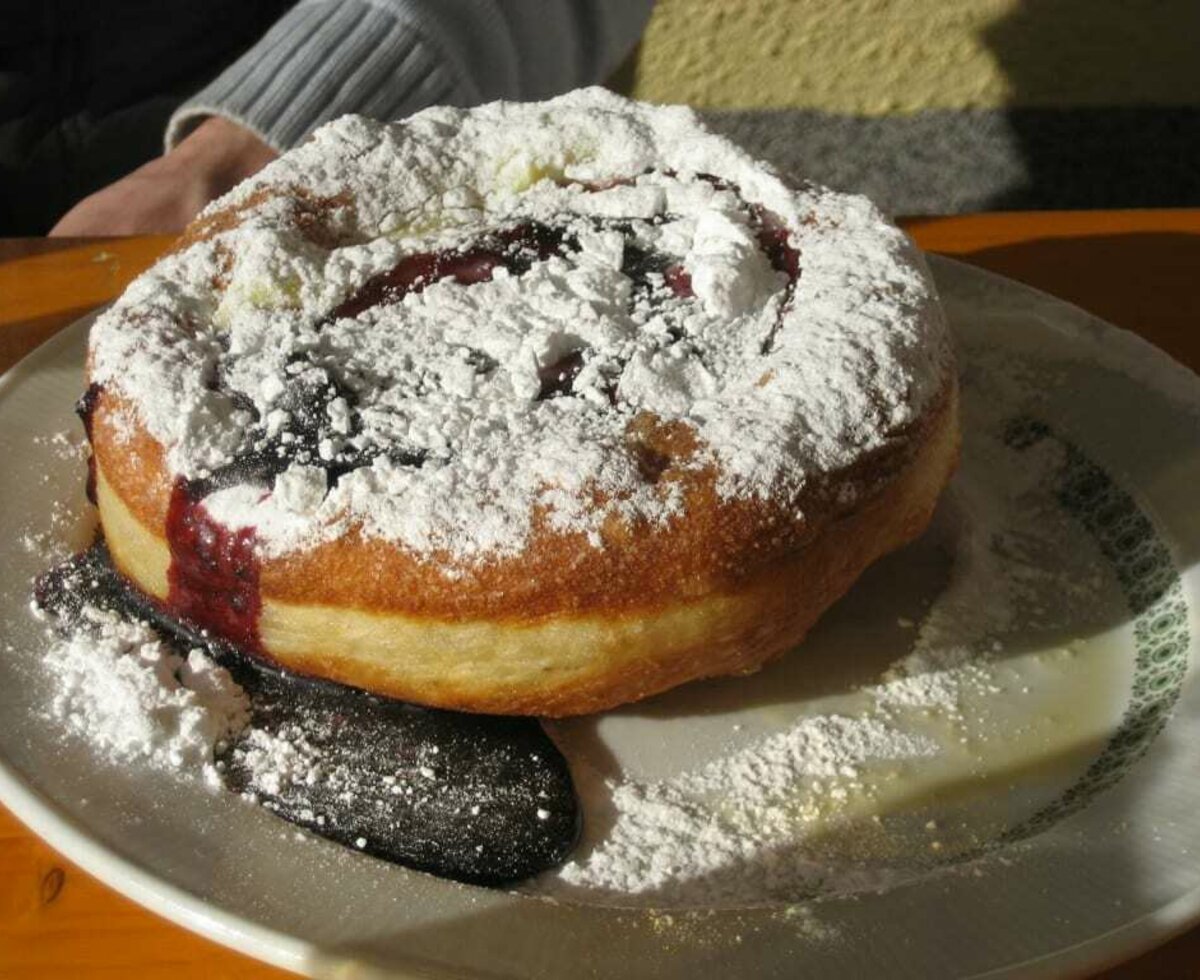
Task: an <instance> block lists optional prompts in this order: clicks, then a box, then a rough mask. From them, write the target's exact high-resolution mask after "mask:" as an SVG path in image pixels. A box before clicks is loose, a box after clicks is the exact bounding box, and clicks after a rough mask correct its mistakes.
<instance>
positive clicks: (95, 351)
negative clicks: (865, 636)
mask: <svg viewBox="0 0 1200 980" xmlns="http://www.w3.org/2000/svg"><path fill="white" fill-rule="evenodd" d="M297 187H300V188H304V197H303V198H299V199H298V198H295V197H292V196H290V195H294V194H295V193H296V192H295V190H294V189H295V188H297ZM281 188H282V189H283V191H280V189H281ZM296 200H301V201H302V202H303V201H310V202H313V201H315V202H324V204H322V206H321V207H322V209H323V210H321V211H320V216H319V218H318V219H316V220H317V222H318V224H319V226H320V228H319V232H314V231H313V229H312V222H311V221H309V222H308V223H307V224H306V223H304V222H301V221H299V220H298V219H297V217H296V215H297V210H296V208H297V205H296ZM230 207H236V208H239V209H240V212H239V220H240V224H239V225H238V226H237V227H235V228H232V229H229V230H225V231H221V232H219V233H217V234H215V235H214V236H213V237H211V238H210V239H209V240H207V241H202V242H198V243H196V244H193V245H191V246H190V247H189V248H187V249H185V250H183V251H181V252H179V253H177V254H175V255H172V256H169V257H167V258H166V259H164V260H163V261H162V262H160V263H159V264H158V265H157V266H155V267H154V268H153V269H152V270H150V271H149V272H147V273H146V274H144V275H143V276H142V277H140V278H139V279H138V280H137V281H136V282H135V283H134V284H133V285H132V286H131V287H130V288H129V290H128V291H127V292H126V294H125V295H124V296H123V297H122V298H121V300H119V301H118V303H117V304H116V306H115V307H114V308H113V309H112V310H111V311H110V312H108V313H107V314H105V315H104V316H103V317H101V318H100V320H99V321H97V324H96V326H95V328H94V331H93V335H92V341H91V356H92V372H93V379H94V380H96V381H98V382H100V383H102V384H105V385H112V386H114V387H115V388H116V389H118V390H120V391H121V392H123V393H124V394H125V395H126V396H127V397H128V399H129V400H130V401H131V402H132V403H133V404H134V405H135V406H136V410H137V412H138V413H139V416H140V420H141V421H142V423H143V424H144V425H145V426H146V428H147V429H148V430H149V431H150V433H151V434H152V435H153V436H154V437H155V438H156V439H158V440H159V441H160V442H162V444H163V445H164V446H165V447H166V449H167V458H168V462H169V465H170V467H171V469H172V470H173V471H174V473H176V474H180V475H183V476H186V477H189V478H196V477H203V476H205V475H206V474H207V473H208V472H210V471H213V470H216V469H219V468H221V467H223V466H226V465H227V464H228V463H229V462H230V461H231V460H232V459H234V458H236V457H237V456H238V455H239V454H242V455H244V454H245V453H247V452H248V451H252V450H254V449H256V447H258V446H259V445H261V444H263V443H264V442H269V443H270V444H271V445H272V446H273V447H281V451H283V452H286V453H288V455H289V459H292V461H293V462H294V463H296V464H298V466H299V467H301V468H302V470H301V471H297V472H292V471H291V470H289V474H285V475H283V476H278V477H275V478H274V480H273V482H272V481H271V480H267V481H253V480H251V481H250V483H252V484H253V491H242V492H241V493H227V494H225V495H223V496H220V497H219V499H215V500H211V501H209V502H208V503H207V508H208V509H209V511H210V513H211V514H212V515H213V516H214V517H215V518H216V519H217V520H219V521H221V522H222V523H226V524H228V525H231V526H242V525H247V524H253V525H255V526H256V527H257V528H258V529H259V543H260V546H261V547H263V548H264V549H265V550H266V551H267V552H268V553H282V552H286V551H289V550H292V549H296V548H303V547H307V546H310V545H312V544H314V543H316V542H319V541H321V540H326V539H329V538H332V537H336V536H339V535H341V534H344V533H345V532H346V530H347V529H348V528H351V527H359V528H361V529H362V530H363V531H364V533H366V534H368V535H371V536H377V537H381V538H385V539H387V540H391V541H395V542H397V543H399V544H401V545H403V546H405V547H406V548H408V549H411V550H413V551H415V552H419V553H431V552H436V553H438V554H439V555H441V556H443V557H445V558H446V560H447V562H446V563H447V568H448V571H452V569H451V566H452V565H453V562H454V561H456V560H458V561H478V560H483V559H486V558H489V557H492V556H498V555H506V554H513V553H515V552H518V551H519V550H520V549H521V548H522V547H523V546H524V544H525V543H526V541H527V540H528V538H529V535H530V533H531V530H532V528H533V525H534V520H535V515H536V514H543V515H544V516H545V520H546V521H547V523H548V525H549V526H550V527H551V528H553V529H555V530H557V531H558V532H560V533H569V534H581V535H584V536H586V538H587V540H589V541H590V542H591V543H592V544H593V545H596V546H602V544H603V533H602V531H603V528H604V526H605V521H606V520H607V519H608V518H609V516H610V515H614V514H615V515H619V516H620V517H622V518H623V519H625V520H628V521H638V520H642V521H646V522H649V524H650V525H655V524H661V523H663V522H669V521H672V520H675V519H677V518H678V517H679V516H680V515H681V513H682V507H681V500H680V496H679V491H678V487H677V485H676V484H674V483H673V482H672V481H669V480H668V481H661V482H657V481H654V480H648V479H647V478H646V476H645V474H644V473H643V472H642V471H641V470H639V467H638V465H637V460H636V458H635V456H634V454H633V453H632V452H631V449H630V445H629V426H630V424H631V421H632V420H633V419H634V418H636V417H637V416H639V414H642V413H653V414H654V415H656V416H658V417H660V418H662V419H664V420H667V421H671V422H677V423H680V424H682V425H685V426H687V427H688V428H690V429H691V430H692V431H693V432H694V433H695V435H696V437H697V446H698V449H697V451H696V452H695V454H694V455H693V457H692V458H691V459H690V460H686V461H683V462H682V463H681V464H680V465H682V466H685V467H687V468H691V469H693V470H696V471H701V470H707V469H711V470H713V471H714V472H715V473H716V474H717V488H718V492H719V493H720V494H722V495H723V496H725V497H726V498H731V497H746V496H750V497H766V496H769V495H774V494H780V493H792V492H794V491H795V490H797V489H798V488H801V487H803V486H805V485H806V483H807V482H808V481H810V480H812V479H814V478H816V477H819V476H820V475H822V474H825V473H829V472H832V471H836V470H838V469H840V468H842V467H844V466H846V465H847V464H848V463H850V462H852V461H853V460H854V459H855V458H857V457H858V456H859V454H861V453H863V452H866V451H870V450H872V449H876V448H880V447H882V446H885V445H887V444H889V441H891V440H894V439H895V438H896V435H897V433H899V432H900V431H901V430H902V429H903V427H904V426H905V425H906V424H908V423H910V422H911V421H913V420H914V419H915V418H917V417H918V416H919V414H920V412H921V411H922V409H923V408H924V407H925V405H926V403H927V401H928V400H929V399H930V398H931V397H933V396H934V395H935V394H936V393H937V392H938V391H939V390H940V388H941V386H942V384H943V383H944V380H945V375H946V373H947V365H948V364H949V354H948V346H947V341H946V335H945V327H944V323H943V321H942V317H941V314H940V312H939V310H938V308H937V304H936V299H935V297H934V295H933V290H932V286H931V284H930V282H929V279H928V276H927V274H926V273H925V271H924V268H923V265H922V263H921V260H920V258H919V257H918V256H917V254H916V252H915V250H914V249H913V248H912V246H911V244H910V243H909V242H908V240H907V239H906V238H905V236H904V235H903V234H902V233H901V232H899V231H898V230H897V229H895V228H894V227H892V226H891V225H889V224H888V223H887V222H885V221H884V220H883V219H882V217H881V216H880V215H879V214H878V212H877V211H875V209H874V208H873V207H872V206H871V205H870V204H869V203H868V202H866V201H865V200H864V199H862V198H857V197H850V196H844V195H837V194H833V193H831V192H828V191H825V190H823V189H820V188H816V187H813V186H808V185H806V186H803V187H801V188H799V189H792V188H789V187H788V186H786V185H785V184H784V183H783V182H782V181H781V180H780V179H779V178H778V177H777V176H776V175H775V174H774V173H773V172H771V171H770V170H769V169H767V168H764V167H763V166H761V165H759V164H757V163H755V162H754V161H753V160H751V159H750V158H749V157H748V156H747V155H746V154H745V153H744V152H743V151H741V150H739V149H738V148H736V147H734V146H733V145H732V144H729V143H728V142H726V141H724V140H723V139H721V138H718V137H716V136H713V135H711V134H709V133H707V132H706V131H705V130H703V129H702V128H701V127H700V126H699V124H698V123H697V122H696V120H695V118H694V117H693V115H692V114H691V113H690V112H688V111H687V110H684V109H681V108H664V107H652V106H646V105H640V104H637V103H631V102H628V101H625V100H622V99H619V98H618V97H616V96H613V95H611V94H608V93H604V92H602V91H600V90H586V91H582V92H577V93H573V94H571V95H568V96H565V97H563V98H561V99H557V100H554V101H552V102H549V103H543V104H537V105H519V104H508V103H496V104H493V105H489V106H484V107H480V108H476V109H471V110H462V109H453V108H436V109H430V110H426V111H425V112H422V113H419V114H418V115H416V116H414V117H412V118H411V119H409V120H406V121H404V122H400V123H392V124H383V123H377V122H372V121H369V120H365V119H361V118H357V117H347V118H344V119H341V120H338V121H336V122H334V123H331V124H330V125H328V126H326V127H323V128H322V129H320V130H318V131H317V133H316V134H314V137H313V139H312V140H310V141H309V142H308V143H306V144H305V145H304V146H302V147H299V148H297V149H296V150H294V151H292V152H291V153H288V154H286V155H285V156H284V157H283V158H281V159H280V160H279V161H277V162H276V163H274V164H272V165H271V166H269V167H268V168H266V169H265V170H264V171H263V172H262V173H261V174H260V175H258V176H256V177H255V178H253V179H252V180H251V181H249V182H247V183H246V184H244V185H242V186H241V187H240V188H238V189H237V190H235V191H234V192H233V193H232V194H231V195H230V196H228V197H227V198H225V199H222V200H221V201H218V202H216V203H215V204H214V205H212V206H211V208H210V210H209V212H208V214H210V215H216V214H218V213H220V212H221V211H222V210H223V209H228V208H230ZM306 213H307V212H306ZM763 215H769V220H770V222H771V223H772V227H777V228H778V229H781V231H780V234H781V235H782V236H784V237H786V239H787V241H788V243H789V245H790V247H791V248H794V249H796V250H798V252H799V255H800V266H801V273H800V276H799V279H798V280H797V281H796V282H795V283H794V284H791V283H789V281H788V278H787V276H786V275H784V273H783V272H781V271H779V269H777V268H773V267H772V265H771V263H770V262H769V261H768V259H767V257H766V256H765V254H764V252H763V251H762V248H761V247H760V240H759V239H760V236H761V232H762V227H761V225H762V222H763V221H764V220H766V219H765V218H764V217H763ZM523 222H538V223H541V224H543V225H546V226H549V227H553V228H557V229H561V230H562V231H563V232H564V234H565V235H567V236H568V237H569V240H570V242H571V243H572V245H571V247H570V248H568V249H562V250H559V251H558V252H556V253H554V254H549V255H548V256H547V257H544V258H543V259H542V260H540V261H537V262H534V263H533V264H532V265H531V266H530V267H529V268H527V269H523V270H521V271H520V272H519V274H518V273H510V272H509V271H508V270H507V269H505V268H496V269H495V270H493V271H492V272H491V274H490V279H485V280H484V281H473V282H471V283H470V284H464V283H463V282H459V281H457V280H456V279H455V278H454V277H453V276H450V277H446V278H442V279H438V280H437V281H432V282H429V283H427V284H425V286H424V288H422V289H420V290H418V291H413V292H410V293H408V294H407V295H405V296H403V297H402V298H400V299H399V300H397V301H394V302H385V303H381V304H378V305H375V306H372V307H370V308H368V309H366V310H363V311H361V312H358V313H356V314H354V315H347V316H334V317H332V318H331V312H332V311H334V310H336V309H337V308H338V307H339V305H340V304H342V303H344V302H345V301H346V300H347V299H348V298H350V297H352V296H353V295H355V294H356V292H357V291H358V290H359V289H360V288H361V287H362V286H363V285H364V284H365V283H367V282H368V281H369V280H370V279H371V278H372V277H373V276H376V275H379V274H381V273H384V272H386V271H388V270H390V269H393V268H395V267H396V265H397V263H398V262H400V261H401V260H402V259H403V258H404V257H405V256H412V255H414V254H418V253H427V252H436V251H445V250H463V249H466V248H469V247H471V245H472V243H476V242H479V241H480V240H482V239H484V238H486V236H487V235H488V234H489V233H490V232H491V231H494V230H496V229H507V228H512V227H515V226H517V225H519V224H521V223H523ZM635 252H636V254H637V255H642V254H645V255H650V256H653V257H655V259H656V261H657V260H659V259H661V262H660V263H659V264H658V265H655V266H654V267H653V268H650V269H649V271H647V269H642V270H641V271H640V272H638V273H637V274H635V273H633V272H632V271H631V268H632V267H633V266H634V265H636V263H635V262H634V261H633V259H634V257H635ZM672 263H673V266H672V265H671V264H672ZM652 265H653V263H652ZM667 266H670V268H667ZM664 269H666V271H665V272H664ZM671 269H675V270H678V271H675V272H672V271H671ZM681 277H682V278H681ZM673 282H674V285H673ZM684 282H687V283H688V285H686V287H685V286H683V285H680V283H684ZM571 357H575V358H576V359H577V361H578V363H579V368H578V371H577V374H576V375H575V376H574V378H573V379H572V380H571V382H570V385H569V390H565V391H562V392H555V393H554V397H544V390H542V389H541V386H542V385H543V384H544V380H543V379H544V376H545V374H546V372H547V371H548V370H553V368H554V365H556V364H558V363H562V362H563V359H564V358H571ZM313 391H321V392H324V393H325V394H324V395H323V400H322V401H321V402H320V404H319V405H318V406H317V408H316V410H315V412H313V413H311V414H310V417H308V418H306V419H304V420H303V421H301V420H300V419H299V417H298V415H297V402H298V401H302V400H303V398H304V397H305V393H311V392H313ZM304 427H307V429H306V431H304V432H301V431H300V429H301V428H304ZM309 429H314V431H307V430H309ZM301 444H303V447H302V448H297V447H299V446H301ZM321 466H324V467H325V468H327V469H328V468H329V467H331V466H336V467H338V472H337V475H336V478H330V479H329V480H328V481H327V482H326V484H325V485H324V486H321V485H320V481H319V480H317V479H316V478H315V476H314V475H313V473H312V472H311V468H312V467H321ZM598 502H602V503H598Z"/></svg>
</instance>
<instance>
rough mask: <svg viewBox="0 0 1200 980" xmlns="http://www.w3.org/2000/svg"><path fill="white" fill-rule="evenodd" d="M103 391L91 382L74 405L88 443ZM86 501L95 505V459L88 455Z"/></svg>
mask: <svg viewBox="0 0 1200 980" xmlns="http://www.w3.org/2000/svg"><path fill="white" fill-rule="evenodd" d="M103 391H104V386H103V385H101V384H97V383H96V382H95V381H93V382H92V383H91V384H90V385H88V387H87V391H85V392H84V393H83V394H82V395H80V396H79V401H77V402H76V403H75V414H76V415H78V416H79V421H81V422H82V423H83V431H84V432H85V433H86V434H87V439H88V442H89V443H91V441H92V428H93V424H94V422H95V417H96V406H97V405H98V404H99V402H100V395H101V393H102V392H103ZM87 499H88V500H90V501H91V502H92V503H93V504H94V503H96V457H95V456H93V455H92V454H91V453H88V460H87Z"/></svg>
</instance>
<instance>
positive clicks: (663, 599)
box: [94, 380, 959, 716]
mask: <svg viewBox="0 0 1200 980" xmlns="http://www.w3.org/2000/svg"><path fill="white" fill-rule="evenodd" d="M118 410H119V401H118V400H117V399H115V398H113V397H110V396H106V397H104V398H102V399H101V402H100V408H99V409H98V411H97V416H96V425H95V428H94V432H95V452H96V454H97V462H98V473H99V475H100V487H101V495H100V505H101V507H100V509H101V519H102V522H103V523H104V526H105V529H106V532H107V533H109V534H110V535H114V534H115V535H118V536H119V537H120V539H121V540H118V541H113V542H111V543H112V545H113V546H114V555H115V556H116V557H117V560H118V564H119V565H120V567H121V568H122V570H123V571H125V572H126V574H129V575H130V577H131V578H133V579H134V580H135V581H138V582H139V583H141V584H142V585H143V587H144V588H147V590H148V591H151V592H158V593H159V594H160V595H161V594H162V591H163V590H165V584H164V583H165V580H166V579H165V568H166V563H167V561H168V560H169V559H168V553H167V546H166V542H165V540H163V530H162V525H161V523H156V521H157V520H158V519H159V518H160V516H162V515H165V506H166V503H165V501H166V495H167V492H168V489H167V488H166V487H165V486H164V483H165V479H166V477H165V471H163V470H162V469H161V466H162V452H161V449H159V448H157V447H156V446H155V445H154V444H153V440H149V442H146V441H144V440H147V439H149V437H148V436H145V433H144V432H137V433H135V435H134V436H133V437H132V438H128V439H125V440H124V441H119V440H118V439H117V438H116V436H117V435H118V434H119V433H120V432H121V431H122V426H119V425H117V424H115V423H114V421H113V417H114V415H115V413H116V411H118ZM904 443H905V450H906V451H905V452H904V453H903V454H902V455H901V454H899V453H893V454H891V455H885V456H880V457H877V458H875V459H871V460H865V461H863V464H862V466H861V469H862V470H863V471H864V472H861V473H855V474H848V475H846V478H847V479H851V478H853V479H855V480H859V481H863V485H866V483H867V481H871V482H873V485H874V486H875V488H876V490H875V492H874V494H872V495H871V496H869V497H868V498H867V499H866V500H863V501H860V502H859V503H858V504H857V505H856V506H855V507H853V508H851V509H849V510H846V511H844V512H842V513H835V512H834V511H833V510H832V509H831V508H829V507H826V509H825V510H824V511H822V512H821V513H822V519H821V520H820V521H814V520H810V521H808V522H806V523H803V524H796V523H795V522H792V523H790V524H786V525H785V524H783V523H781V522H778V520H776V523H774V524H772V523H771V522H770V521H765V520H764V518H763V515H764V513H765V511H763V510H758V511H753V510H747V508H746V505H745V504H744V503H743V504H736V505H726V504H724V503H723V502H721V501H720V500H718V499H717V498H716V496H715V494H712V492H711V484H710V485H709V487H708V493H709V494H710V496H708V497H705V496H704V495H703V493H702V492H701V490H702V489H703V485H701V490H697V491H696V496H695V497H694V498H689V519H688V520H687V521H680V522H677V524H676V525H672V527H671V528H669V529H667V530H666V531H663V532H658V533H656V534H646V533H643V534H640V535H639V534H637V533H631V534H629V535H628V537H626V538H625V539H624V540H622V541H621V542H619V543H618V542H615V541H614V542H610V543H609V547H606V548H604V549H600V550H597V549H594V548H592V547H591V546H590V545H588V544H587V543H586V542H582V541H575V540H574V539H573V538H572V537H571V536H563V535H551V534H549V533H542V534H539V535H535V543H534V545H533V546H532V547H531V550H530V551H528V552H526V553H525V554H524V555H522V556H520V558H518V559H510V560H507V561H505V562H497V563H493V564H492V565H489V566H486V567H485V568H484V569H482V570H480V572H479V573H478V574H477V575H476V577H475V579H474V580H473V581H469V582H465V583H464V582H462V581H459V582H456V583H452V584H450V585H447V584H446V583H445V581H444V579H443V577H442V575H441V572H440V571H439V570H438V569H437V568H436V567H432V566H430V564H429V563H428V562H417V561H415V560H413V559H412V558H411V557H410V556H407V555H405V554H404V553H402V552H401V551H399V550H398V549H395V548H393V547H392V546H390V545H388V544H386V543H384V542H379V541H365V540H363V539H362V538H361V537H359V536H357V535H352V536H349V537H347V538H345V539H343V540H340V541H337V542H334V543H332V544H330V545H325V546H322V547H321V548H319V549H314V551H312V552H309V553H307V554H306V555H304V556H301V557H300V558H299V559H297V558H295V557H289V558H285V559H275V560H271V559H268V560H266V561H265V562H264V563H263V568H262V600H263V613H262V621H261V634H262V642H263V648H264V651H265V652H266V653H267V654H269V655H270V656H271V657H272V658H273V659H275V660H277V661H279V662H280V663H282V664H284V665H286V666H289V667H291V668H293V669H296V670H299V671H301V672H305V673H311V674H314V675H318V676H322V677H328V678H330V679H334V680H339V681H342V682H345V683H349V684H353V685H356V686H360V687H364V688H368V689H370V690H374V691H377V692H379V693H382V694H388V695H391V696H394V697H400V698H404V699H408V700H412V701H416V702H420V703H425V704H432V705H436V706H440V707H446V708H458V709H463V710H470V711H487V712H494V713H508V714H539V715H552V716H558V715H571V714H580V713H586V712H589V711H595V710H601V709H603V708H606V707H611V706H614V705H617V704H621V703H624V702H627V701H631V700H636V699H639V698H642V697H646V696H649V695H651V694H654V693H658V692H660V691H663V690H666V689H668V688H670V687H673V686H675V685H677V684H679V683H683V682H685V681H688V680H694V679H698V678H702V677H713V676H719V675H723V674H731V673H739V672H746V671H751V670H754V669H757V668H758V667H760V666H761V665H762V664H763V663H765V662H767V661H768V660H770V659H772V658H773V657H776V656H778V655H780V654H782V653H783V652H785V651H786V650H787V649H789V648H790V647H792V646H793V645H795V644H796V643H798V642H799V641H800V640H801V639H802V638H803V637H804V635H805V634H806V633H807V631H808V630H809V628H811V626H812V625H813V623H814V622H815V621H816V620H817V618H818V617H819V616H820V615H821V613H822V612H823V611H824V610H825V609H826V608H827V607H828V606H829V605H830V604H831V603H832V602H834V601H835V600H836V599H837V598H838V597H839V596H840V595H842V594H843V593H844V592H845V590H846V589H848V588H849V587H850V585H851V584H852V583H853V581H854V580H855V579H856V578H857V577H858V575H859V574H861V572H862V571H863V570H864V569H865V568H866V567H867V566H868V565H869V564H870V563H871V562H873V561H875V560H876V559H877V558H879V557H880V556H882V555H883V554H886V553H887V552H888V551H891V550H893V549H895V548H897V547H899V546H900V545H902V544H904V543H906V542H907V541H910V540H911V539H912V538H914V537H916V536H917V535H918V534H919V533H920V532H921V531H922V530H923V529H924V528H925V526H926V525H927V523H928V521H929V518H930V517H931V515H932V513H933V508H934V506H935V504H936V502H937V498H938V495H939V494H940V492H941V490H942V488H943V487H944V485H945V483H946V481H947V480H948V479H949V476H950V474H951V473H952V472H953V469H954V466H955V464H956V461H957V455H958V445H959V430H958V407H957V390H956V387H955V384H954V382H953V380H950V381H948V382H947V385H946V387H945V391H944V392H943V395H942V397H940V398H939V399H938V400H937V401H936V402H935V404H934V405H933V406H931V408H930V410H929V411H927V412H926V413H925V415H924V416H923V417H922V420H921V423H920V425H919V426H917V427H916V428H915V429H913V430H912V431H910V432H908V433H906V438H905V440H904ZM122 447H124V448H123V449H122ZM156 468H157V471H156ZM139 477H140V479H139ZM826 489H830V488H826ZM130 490H132V492H129V491H130ZM826 496H827V497H828V496H829V495H828V494H827V495H826ZM813 499H814V501H817V500H820V499H821V498H820V497H817V496H814V498H813ZM829 499H832V497H830V498H829ZM775 513H778V510H777V511H776V512H775ZM697 514H699V515H702V517H701V518H700V519H693V518H692V515H697ZM131 521H132V522H133V523H132V524H131V523H130V522H131ZM543 531H544V529H543ZM556 549H557V550H556ZM584 549H586V551H585V550H584ZM581 555H585V556H587V557H590V558H591V559H592V560H591V562H590V563H588V562H585V561H582V560H581V558H580V556H581ZM739 563H740V564H739ZM155 583H157V585H158V588H157V589H156V588H155V587H154V586H155ZM421 590H424V591H421Z"/></svg>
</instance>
